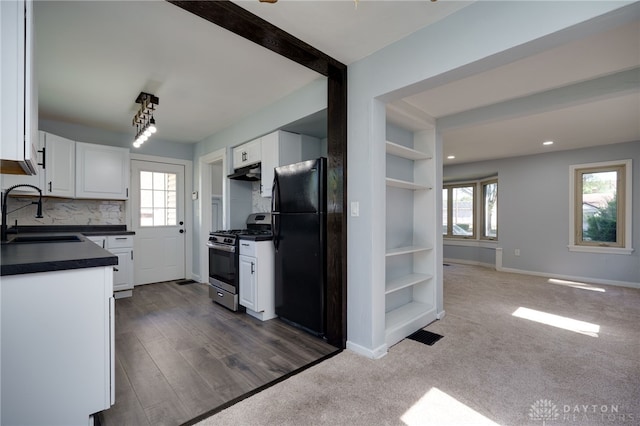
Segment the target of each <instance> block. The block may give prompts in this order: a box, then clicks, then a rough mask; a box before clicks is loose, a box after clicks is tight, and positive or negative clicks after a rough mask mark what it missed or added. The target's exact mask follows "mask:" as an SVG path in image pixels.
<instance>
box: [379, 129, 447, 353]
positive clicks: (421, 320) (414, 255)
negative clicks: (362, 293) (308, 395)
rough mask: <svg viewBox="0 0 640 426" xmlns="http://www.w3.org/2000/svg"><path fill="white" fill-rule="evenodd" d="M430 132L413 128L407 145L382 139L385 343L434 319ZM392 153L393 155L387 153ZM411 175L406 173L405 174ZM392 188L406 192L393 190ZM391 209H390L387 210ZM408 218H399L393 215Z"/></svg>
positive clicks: (393, 340)
mask: <svg viewBox="0 0 640 426" xmlns="http://www.w3.org/2000/svg"><path fill="white" fill-rule="evenodd" d="M434 149H435V131H428V130H425V131H420V132H416V133H414V138H413V146H412V147H409V146H404V145H401V144H398V143H395V142H390V141H387V142H386V154H387V163H388V164H389V163H390V162H391V163H394V166H391V167H387V174H388V175H389V174H390V173H389V169H392V172H391V173H392V174H394V172H393V169H394V168H395V170H399V171H400V173H399V174H401V175H402V176H400V178H398V176H387V177H386V186H387V197H386V200H387V201H386V202H387V212H388V215H387V219H386V227H387V229H386V231H387V236H388V238H387V240H386V241H387V242H386V253H385V260H386V262H385V276H386V279H385V304H386V305H385V306H386V307H385V341H386V344H387V346H391V345H393V344H395V343H397V342H398V341H400V340H402V339H403V338H405V337H407V336H408V335H410V334H411V333H413V332H415V331H417V330H419V329H420V328H423V327H425V326H426V325H427V324H429V323H431V322H432V321H434V320H435V319H436V284H435V280H434V274H435V273H436V272H435V271H436V261H435V259H436V256H435V255H434V250H433V248H434V244H435V241H436V232H437V230H436V229H435V226H434V224H435V223H436V220H435V219H436V217H437V216H436V214H437V213H436V209H435V205H436V203H435V195H436V194H435V191H434V190H433V188H432V183H433V182H434V181H435V166H434V164H433V159H432V155H433V152H434ZM392 157H397V158H392ZM407 177H412V178H407ZM393 191H407V192H406V193H394V192H393ZM390 212H392V213H390ZM399 216H401V217H402V218H407V217H409V216H411V219H410V220H399V219H398V217H399Z"/></svg>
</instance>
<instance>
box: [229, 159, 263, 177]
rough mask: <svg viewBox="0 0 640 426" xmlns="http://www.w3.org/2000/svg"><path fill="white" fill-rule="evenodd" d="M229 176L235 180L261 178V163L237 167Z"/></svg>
mask: <svg viewBox="0 0 640 426" xmlns="http://www.w3.org/2000/svg"><path fill="white" fill-rule="evenodd" d="M227 177H228V178H229V179H235V180H249V181H256V180H260V164H259V163H258V164H252V165H251V166H247V167H242V168H239V169H235V171H234V172H233V173H232V174H230V175H229V176H227Z"/></svg>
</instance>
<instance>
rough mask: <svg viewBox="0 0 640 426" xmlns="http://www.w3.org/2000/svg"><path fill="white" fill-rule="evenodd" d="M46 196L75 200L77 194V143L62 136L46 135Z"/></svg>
mask: <svg viewBox="0 0 640 426" xmlns="http://www.w3.org/2000/svg"><path fill="white" fill-rule="evenodd" d="M44 147H45V169H44V177H45V182H44V191H43V193H44V195H48V196H52V197H65V198H74V197H75V194H76V184H75V170H76V164H75V163H76V143H75V141H72V140H71V139H67V138H63V137H62V136H58V135H53V134H51V133H44Z"/></svg>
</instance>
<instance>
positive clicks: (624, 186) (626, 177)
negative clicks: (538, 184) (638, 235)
mask: <svg viewBox="0 0 640 426" xmlns="http://www.w3.org/2000/svg"><path fill="white" fill-rule="evenodd" d="M604 171H617V172H618V178H617V180H618V184H617V186H616V197H617V216H618V217H617V220H616V242H615V243H606V242H590V241H583V240H582V215H583V206H582V200H583V198H582V195H583V193H582V175H583V174H585V173H594V172H604ZM578 176H580V178H578ZM632 176H633V171H632V161H631V159H626V160H614V161H603V162H598V163H586V164H574V165H570V166H569V244H568V248H569V251H574V252H587V253H607V254H626V255H629V254H631V253H632V252H633V251H634V249H633V248H632V247H631V244H632V235H633V234H632V220H633V218H632V211H631V210H632V206H633V200H632V190H633V188H632V180H633V179H632ZM578 227H580V228H578Z"/></svg>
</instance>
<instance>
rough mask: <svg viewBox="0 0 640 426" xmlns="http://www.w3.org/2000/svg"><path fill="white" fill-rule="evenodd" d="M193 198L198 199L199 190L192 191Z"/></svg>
mask: <svg viewBox="0 0 640 426" xmlns="http://www.w3.org/2000/svg"><path fill="white" fill-rule="evenodd" d="M191 199H192V200H194V201H195V200H197V199H198V191H193V192H192V193H191Z"/></svg>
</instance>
